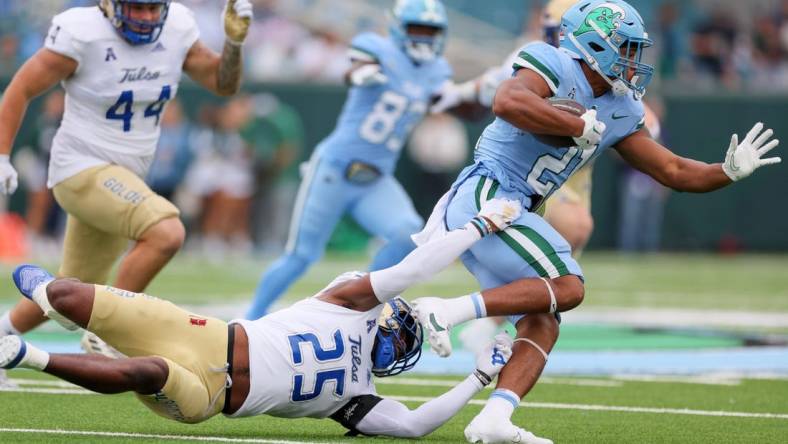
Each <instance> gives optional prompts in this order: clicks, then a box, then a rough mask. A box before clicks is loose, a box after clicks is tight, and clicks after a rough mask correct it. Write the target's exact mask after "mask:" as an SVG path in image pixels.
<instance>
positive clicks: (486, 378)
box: [473, 368, 492, 387]
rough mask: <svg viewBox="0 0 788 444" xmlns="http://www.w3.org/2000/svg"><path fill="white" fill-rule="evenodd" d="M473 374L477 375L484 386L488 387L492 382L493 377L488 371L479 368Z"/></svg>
mask: <svg viewBox="0 0 788 444" xmlns="http://www.w3.org/2000/svg"><path fill="white" fill-rule="evenodd" d="M473 376H476V379H478V380H479V382H481V383H482V387H487V386H488V385H490V383H491V382H492V378H491V377H490V375H488V374H487V373H484V372H483V371H481V370H479V369H478V368H477V369H476V370H474V371H473Z"/></svg>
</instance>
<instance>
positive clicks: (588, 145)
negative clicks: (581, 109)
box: [572, 109, 607, 150]
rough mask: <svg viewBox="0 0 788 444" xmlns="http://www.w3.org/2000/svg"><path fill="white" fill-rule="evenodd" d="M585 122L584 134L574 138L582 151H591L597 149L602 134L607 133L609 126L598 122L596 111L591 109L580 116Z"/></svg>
mask: <svg viewBox="0 0 788 444" xmlns="http://www.w3.org/2000/svg"><path fill="white" fill-rule="evenodd" d="M580 118H581V119H583V121H584V122H585V127H583V134H582V135H581V136H580V137H573V138H572V139H574V141H575V143H576V144H577V146H578V148H580V149H582V150H590V149H594V148H596V146H597V145H599V142H600V141H601V140H602V134H604V133H605V129H606V128H607V126H606V125H605V124H604V122H600V121H599V120H596V110H595V109H590V110H588V111H586V112H585V113H583V115H582V116H580Z"/></svg>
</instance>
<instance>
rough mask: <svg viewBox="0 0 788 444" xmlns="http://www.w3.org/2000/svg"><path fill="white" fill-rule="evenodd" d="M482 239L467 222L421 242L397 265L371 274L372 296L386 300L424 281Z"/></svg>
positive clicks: (382, 300)
mask: <svg viewBox="0 0 788 444" xmlns="http://www.w3.org/2000/svg"><path fill="white" fill-rule="evenodd" d="M481 238H482V236H481V233H479V231H478V230H477V229H476V228H474V227H473V226H472V225H471V224H468V225H466V226H464V227H463V228H459V229H457V230H452V231H450V232H448V233H447V234H446V235H445V236H442V237H440V238H437V239H434V240H431V241H429V242H427V243H425V244H422V245H421V246H419V247H417V248H416V249H415V250H413V251H411V252H410V254H409V255H407V256H406V257H405V259H403V260H402V261H401V262H400V263H398V264H397V265H394V266H393V267H389V268H386V269H383V270H380V271H373V272H372V273H370V275H369V279H370V282H371V284H372V290H373V291H374V292H375V296H377V298H378V300H379V301H381V302H385V301H387V300H389V299H391V298H393V297H395V296H397V295H399V294H401V293H402V292H403V291H405V290H406V289H407V288H409V287H410V286H412V285H414V284H417V283H419V282H423V281H426V280H427V279H429V278H431V277H432V276H434V275H435V274H437V273H438V272H440V271H441V270H443V269H444V268H446V267H448V266H449V265H450V264H451V263H452V262H454V261H455V260H457V258H458V257H460V255H461V254H462V253H464V252H465V250H467V249H468V248H470V247H471V245H473V244H474V243H475V242H476V241H478V240H479V239H481Z"/></svg>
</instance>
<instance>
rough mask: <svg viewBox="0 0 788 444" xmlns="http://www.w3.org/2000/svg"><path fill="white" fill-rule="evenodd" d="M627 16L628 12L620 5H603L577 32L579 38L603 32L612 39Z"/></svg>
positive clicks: (590, 13)
mask: <svg viewBox="0 0 788 444" xmlns="http://www.w3.org/2000/svg"><path fill="white" fill-rule="evenodd" d="M626 16H627V13H626V11H624V8H622V7H621V6H619V5H616V4H613V3H602V4H601V5H599V6H597V7H596V8H594V9H592V10H591V12H589V13H588V15H587V16H586V19H585V20H584V21H583V25H582V26H580V28H578V29H577V31H575V35H576V36H579V35H582V34H585V33H587V32H595V31H601V32H602V33H603V34H604V35H606V36H608V37H610V36H611V35H613V32H615V31H616V30H617V29H618V28H619V27H620V26H621V21H622V20H624V19H625V18H626Z"/></svg>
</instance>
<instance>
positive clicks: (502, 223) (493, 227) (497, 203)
mask: <svg viewBox="0 0 788 444" xmlns="http://www.w3.org/2000/svg"><path fill="white" fill-rule="evenodd" d="M521 211H522V204H521V203H520V202H519V201H517V200H511V199H504V198H501V199H490V200H488V201H487V202H485V203H483V204H482V209H481V210H479V214H478V216H479V218H481V219H482V220H483V221H485V222H487V224H486V225H487V226H486V227H484V231H485V233H484V234H490V233H496V232H498V231H503V230H505V229H506V228H508V227H509V225H511V224H512V223H513V222H514V221H515V220H517V218H518V217H520V213H521Z"/></svg>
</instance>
